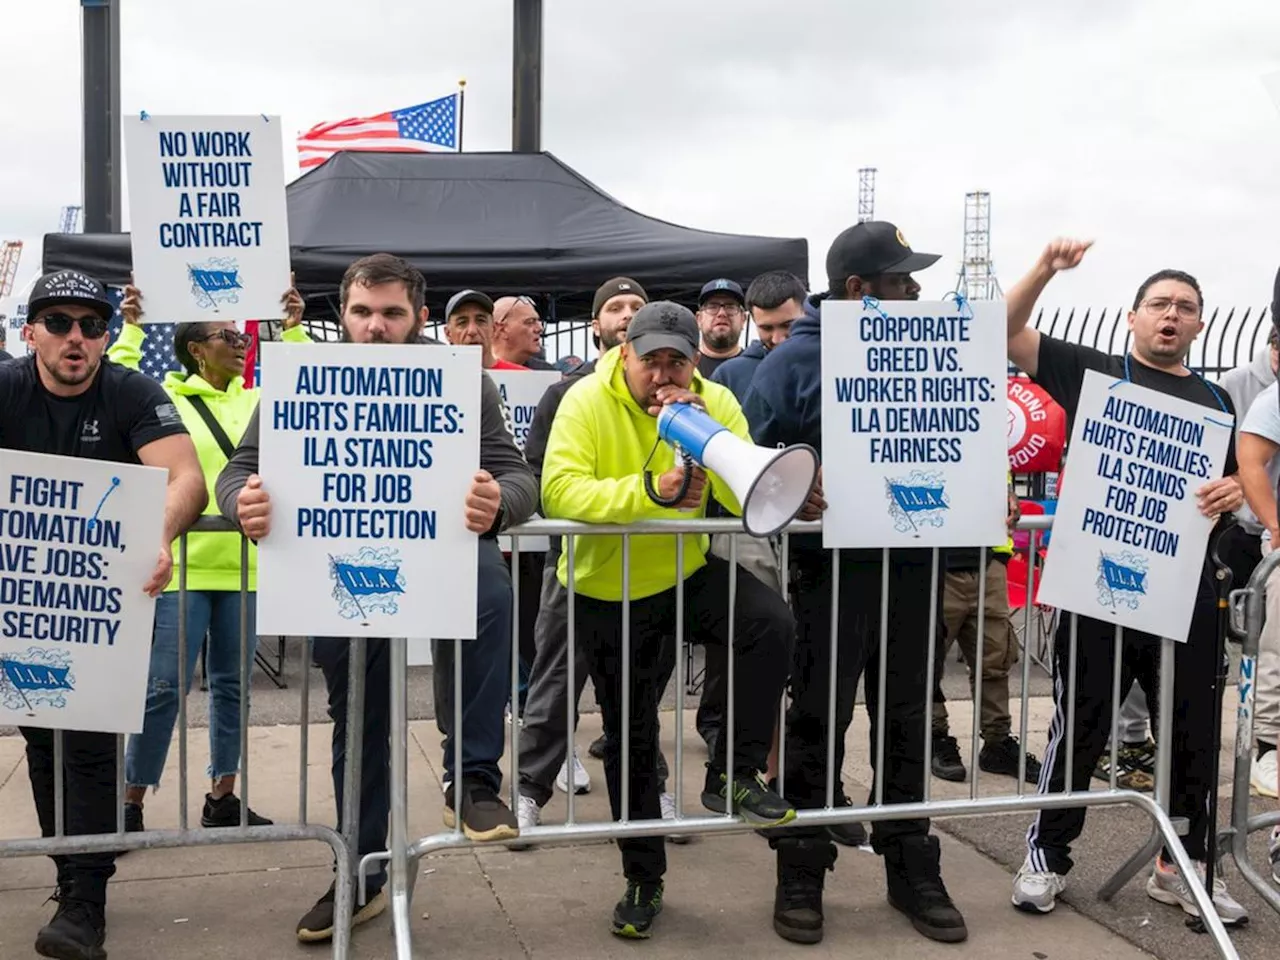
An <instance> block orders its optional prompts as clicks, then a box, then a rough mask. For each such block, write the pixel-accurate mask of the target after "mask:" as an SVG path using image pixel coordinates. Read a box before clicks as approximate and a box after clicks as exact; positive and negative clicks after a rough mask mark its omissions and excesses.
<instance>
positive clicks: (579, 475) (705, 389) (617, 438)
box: [542, 348, 751, 600]
mask: <svg viewBox="0 0 1280 960" xmlns="http://www.w3.org/2000/svg"><path fill="white" fill-rule="evenodd" d="M690 389H691V390H692V391H694V392H695V393H698V394H701V396H702V397H703V399H704V400H705V401H706V404H707V413H708V414H710V415H711V417H713V418H714V419H715V420H717V421H719V422H720V423H722V424H723V425H724V426H725V427H726V428H728V429H729V430H730V431H732V432H733V433H734V434H735V435H736V436H738V437H740V438H742V439H743V440H746V441H747V442H748V443H750V442H751V433H750V429H749V428H748V426H747V418H746V417H745V416H743V413H742V408H741V407H740V406H739V405H738V401H737V399H736V398H735V397H734V395H733V393H732V392H730V390H729V389H728V388H726V387H722V386H720V384H718V383H712V382H711V381H710V380H705V379H703V378H702V376H701V375H700V374H698V373H697V372H695V373H694V375H693V384H692V386H691V387H690ZM655 444H656V446H657V449H656V450H655V451H654V454H653V459H652V460H650V461H649V465H648V469H649V470H650V471H651V472H652V473H653V476H654V479H655V482H656V479H657V477H659V476H660V475H661V474H663V473H666V472H667V471H668V470H670V469H671V468H672V467H674V466H675V451H674V450H672V448H671V447H670V446H669V445H668V444H666V443H660V442H658V420H657V418H656V417H651V416H650V415H649V414H648V412H647V411H645V410H643V409H641V407H640V405H639V404H638V403H636V401H635V399H634V398H633V397H632V396H631V391H630V390H629V389H628V388H627V384H626V380H625V378H624V377H623V368H622V356H621V353H620V351H619V350H617V349H616V348H615V349H613V350H610V351H609V352H608V353H606V354H605V355H604V356H603V357H601V358H600V360H599V362H598V363H597V364H596V369H595V372H594V373H593V374H591V375H590V376H588V377H584V378H583V379H582V380H581V381H580V382H578V383H577V384H575V385H574V387H573V389H571V390H569V391H568V392H567V393H566V394H565V395H564V399H563V400H562V401H561V403H560V408H559V410H557V411H556V417H555V420H554V422H553V423H552V426H551V436H550V438H549V439H548V441H547V452H546V458H545V460H544V461H543V465H542V506H543V511H544V515H545V516H547V517H548V518H557V519H562V520H580V521H583V522H585V523H631V522H634V521H636V520H654V519H661V518H670V519H679V520H689V519H690V518H693V517H701V516H704V515H705V514H706V503H707V500H706V497H707V494H706V493H704V495H703V502H702V506H701V507H699V508H698V509H697V510H690V511H685V510H675V509H669V508H664V507H659V506H658V505H657V504H655V503H654V502H653V501H652V500H650V499H649V497H648V495H647V494H646V493H645V491H644V470H645V469H646V468H645V460H646V459H647V458H648V456H649V451H650V450H654V447H655ZM707 480H708V489H709V490H710V494H711V495H712V496H714V497H715V498H716V500H718V501H719V502H720V503H721V504H723V505H724V507H725V508H726V509H727V510H729V512H731V513H732V514H734V515H735V516H739V515H741V513H742V507H741V506H740V505H739V503H738V501H737V499H736V498H735V497H734V495H733V492H732V491H731V490H730V489H729V487H728V485H727V484H726V483H725V482H724V481H723V480H721V479H720V478H719V477H717V476H716V475H715V474H713V473H710V472H708V474H707ZM573 539H574V541H575V543H574V571H573V572H574V581H575V587H576V589H577V590H578V592H579V593H581V594H582V595H583V596H587V597H593V598H595V599H597V600H621V599H622V537H620V536H608V535H591V536H583V537H574V538H573ZM684 540H685V550H684V579H688V577H689V576H691V575H692V574H694V573H696V572H697V571H698V570H700V569H701V568H702V567H704V566H705V565H706V562H707V548H708V546H709V539H708V537H706V536H705V535H699V534H686V535H685V537H684ZM568 566H569V555H568V550H567V548H566V551H565V552H564V553H562V554H561V555H560V566H559V571H558V572H559V576H560V582H561V583H562V584H564V585H565V586H568V584H569V573H568ZM630 572H631V591H630V593H631V599H632V600H640V599H643V598H644V597H651V596H654V595H655V594H658V593H662V592H663V591H664V590H670V589H671V588H672V587H674V586H675V585H676V538H675V536H674V535H670V536H650V535H645V536H634V537H632V538H631V571H630Z"/></svg>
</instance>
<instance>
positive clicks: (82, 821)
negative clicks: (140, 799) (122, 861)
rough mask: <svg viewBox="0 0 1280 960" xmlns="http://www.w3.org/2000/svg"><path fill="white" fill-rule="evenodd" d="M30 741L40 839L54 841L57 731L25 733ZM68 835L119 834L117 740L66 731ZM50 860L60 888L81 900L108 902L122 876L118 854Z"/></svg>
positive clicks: (29, 763) (30, 772) (105, 735)
mask: <svg viewBox="0 0 1280 960" xmlns="http://www.w3.org/2000/svg"><path fill="white" fill-rule="evenodd" d="M20 729H21V731H22V736H23V737H25V738H26V741H27V775H28V776H29V777H30V778H31V794H32V796H33V797H34V798H35V802H36V816H37V817H39V819H40V835H41V836H43V837H52V836H54V834H55V831H56V825H55V823H54V796H55V794H54V765H53V731H52V730H43V729H40V728H38V727H21V728H20ZM62 773H63V776H62V787H63V814H64V816H65V820H66V822H65V823H64V824H63V832H64V833H65V834H66V835H67V836H69V837H74V836H85V835H89V834H95V833H115V832H116V735H115V734H114V733H88V732H86V731H83V730H65V731H63V734H62ZM50 859H52V860H53V862H54V863H55V864H57V867H58V885H59V886H70V895H71V896H72V897H74V898H76V899H77V900H89V901H91V902H93V903H106V902H107V881H108V880H110V879H111V877H112V875H113V874H114V873H115V872H116V855H115V853H114V852H112V853H72V854H66V855H55V856H53V857H51V858H50Z"/></svg>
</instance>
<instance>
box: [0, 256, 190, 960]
mask: <svg viewBox="0 0 1280 960" xmlns="http://www.w3.org/2000/svg"><path fill="white" fill-rule="evenodd" d="M111 314H112V306H111V302H110V301H109V300H108V299H107V293H106V290H105V289H103V286H102V284H100V283H99V282H98V281H97V280H94V279H93V278H91V277H87V276H85V275H84V274H82V273H77V272H76V271H74V270H62V271H59V272H57V273H51V274H46V275H45V276H43V277H41V278H40V279H39V280H38V281H37V282H36V285H35V287H33V288H32V291H31V296H30V299H29V301H28V313H27V324H26V326H25V327H23V331H22V335H23V338H24V339H25V340H26V343H27V349H28V354H27V356H26V357H23V358H22V359H18V360H9V361H7V362H5V363H4V364H2V365H0V450H24V451H27V452H30V453H47V454H54V455H56V456H62V457H82V458H85V459H88V460H105V461H109V462H111V463H132V464H142V465H144V466H149V467H160V468H162V469H166V470H168V471H169V484H168V488H167V492H166V495H165V504H164V533H163V535H162V536H161V542H160V543H158V544H143V545H142V549H143V550H146V551H151V550H156V551H158V553H159V560H158V561H157V563H156V566H155V569H154V571H153V572H152V574H151V578H150V579H149V580H148V581H147V583H146V584H145V585H142V584H139V586H142V587H143V589H144V590H146V592H147V593H148V594H150V595H151V596H153V597H155V596H159V594H160V593H161V592H163V590H164V588H165V586H166V585H167V584H168V583H169V577H170V574H171V572H172V570H173V555H172V553H171V552H170V546H169V545H170V544H171V543H172V542H173V540H174V538H175V537H177V536H178V535H179V534H181V533H182V532H183V531H184V530H186V529H187V528H188V527H190V526H191V524H192V523H194V522H195V520H196V518H197V517H199V516H200V511H202V510H203V509H204V508H205V504H207V503H208V500H209V494H208V491H207V490H206V489H205V483H204V476H203V475H202V474H201V472H200V461H199V460H198V459H197V457H196V448H195V445H194V444H193V443H192V442H191V437H190V435H189V434H188V433H187V428H186V427H185V426H183V424H182V417H181V416H179V414H178V410H177V408H176V407H175V406H174V405H173V402H172V401H171V400H170V399H169V397H168V396H167V395H166V394H165V392H164V390H163V389H162V388H161V386H160V384H158V383H156V382H155V381H154V380H152V379H150V378H149V377H145V376H143V375H142V374H140V373H137V372H136V371H133V370H126V369H125V368H124V367H121V366H117V365H116V364H114V363H111V362H110V361H107V362H105V363H104V362H103V359H102V354H103V350H104V349H105V348H106V345H107V323H108V321H109V320H110V319H111ZM134 589H136V587H135V588H134ZM27 639H29V638H27ZM121 639H122V640H123V641H126V642H128V643H131V644H135V645H139V644H145V643H147V642H148V639H149V638H148V637H127V638H121ZM20 731H21V733H22V735H23V737H25V738H26V741H27V775H28V776H29V777H30V778H31V792H32V794H33V795H34V798H35V804H36V814H37V816H38V817H39V820H40V833H41V835H42V836H45V837H52V836H54V834H55V832H56V831H57V829H58V828H59V827H63V828H64V829H65V833H66V835H67V836H80V835H82V834H98V833H114V832H115V830H116V809H117V808H116V802H117V801H116V735H115V734H114V733H94V732H89V731H80V730H67V731H64V732H63V739H62V757H61V763H62V770H61V771H60V775H61V777H62V783H61V785H60V787H61V789H63V790H64V791H65V795H66V802H65V809H64V811H63V812H64V820H65V823H64V824H55V823H54V820H55V797H54V790H55V783H57V780H56V779H55V778H56V777H57V776H58V775H59V771H56V770H55V768H54V745H53V740H54V737H53V731H52V730H46V729H38V728H35V727H21V728H20ZM51 859H52V860H53V862H54V863H55V864H56V865H57V868H58V881H57V889H56V890H55V891H54V894H53V897H52V898H51V899H53V900H54V901H55V902H56V903H57V904H58V908H57V911H56V912H55V913H54V915H53V919H52V920H50V921H49V923H48V924H47V925H46V926H45V927H44V928H43V929H42V930H41V931H40V933H39V934H38V935H37V937H36V946H35V948H36V953H38V954H40V955H41V956H43V957H55V958H63V960H81V958H89V960H98V958H101V957H105V956H106V955H107V954H106V951H105V950H103V948H102V945H103V943H104V942H105V940H106V935H107V926H106V917H105V912H104V911H105V907H106V902H107V881H108V880H109V879H110V878H111V876H112V875H113V874H114V873H115V870H116V867H115V860H116V855H115V854H114V853H109V852H108V853H75V854H67V855H55V856H53V857H52V858H51Z"/></svg>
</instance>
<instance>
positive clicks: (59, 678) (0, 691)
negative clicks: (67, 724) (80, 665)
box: [0, 647, 76, 716]
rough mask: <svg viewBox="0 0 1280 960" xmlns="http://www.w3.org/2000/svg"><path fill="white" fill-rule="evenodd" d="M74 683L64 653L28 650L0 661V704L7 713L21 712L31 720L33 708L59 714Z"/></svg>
mask: <svg viewBox="0 0 1280 960" xmlns="http://www.w3.org/2000/svg"><path fill="white" fill-rule="evenodd" d="M75 682H76V678H75V675H74V674H73V673H72V672H71V653H70V652H69V651H67V650H45V649H43V648H41V647H29V648H28V649H27V650H26V652H24V653H18V654H10V655H8V656H3V657H0V703H3V704H4V705H5V706H6V707H8V708H9V709H10V710H24V711H25V712H26V713H27V715H28V716H35V712H34V707H36V706H42V707H52V708H53V709H55V710H62V709H63V708H65V707H66V705H67V693H68V691H71V690H74V689H75Z"/></svg>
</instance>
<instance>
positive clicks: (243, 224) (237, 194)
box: [124, 115, 289, 323]
mask: <svg viewBox="0 0 1280 960" xmlns="http://www.w3.org/2000/svg"><path fill="white" fill-rule="evenodd" d="M124 138H125V154H126V156H127V157H128V161H129V162H128V175H129V220H130V240H131V243H132V247H133V277H134V283H135V284H136V285H137V286H138V288H139V289H141V290H142V294H143V297H144V302H143V307H144V309H145V313H144V314H143V322H144V323H166V322H173V323H181V322H185V321H200V320H236V321H243V320H256V319H261V318H263V317H277V316H279V315H280V310H281V307H280V296H281V294H283V293H284V292H285V290H287V289H288V288H289V225H288V215H287V212H286V209H285V195H284V154H283V140H282V138H281V128H280V122H279V118H278V117H263V116H251V117H151V116H146V115H143V116H141V117H126V118H125V121H124Z"/></svg>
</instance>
